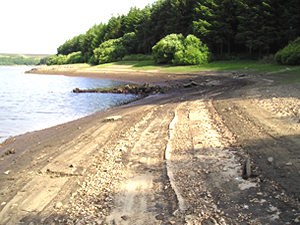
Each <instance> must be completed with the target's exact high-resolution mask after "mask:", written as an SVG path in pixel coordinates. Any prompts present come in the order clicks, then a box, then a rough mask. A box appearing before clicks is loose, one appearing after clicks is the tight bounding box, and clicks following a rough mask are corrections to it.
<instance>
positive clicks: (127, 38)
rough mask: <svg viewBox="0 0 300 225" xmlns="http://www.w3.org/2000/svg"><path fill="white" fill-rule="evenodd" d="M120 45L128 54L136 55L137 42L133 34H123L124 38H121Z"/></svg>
mask: <svg viewBox="0 0 300 225" xmlns="http://www.w3.org/2000/svg"><path fill="white" fill-rule="evenodd" d="M121 43H122V45H123V46H124V48H126V50H127V53H128V54H134V53H136V46H137V44H138V41H137V38H136V34H135V33H134V32H131V33H127V34H124V36H123V37H122V38H121Z"/></svg>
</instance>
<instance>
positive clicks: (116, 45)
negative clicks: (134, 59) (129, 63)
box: [93, 38, 127, 64]
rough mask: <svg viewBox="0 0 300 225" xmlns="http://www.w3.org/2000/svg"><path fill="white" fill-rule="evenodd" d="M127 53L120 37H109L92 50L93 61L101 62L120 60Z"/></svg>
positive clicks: (95, 62)
mask: <svg viewBox="0 0 300 225" xmlns="http://www.w3.org/2000/svg"><path fill="white" fill-rule="evenodd" d="M126 53H127V50H126V48H125V47H124V46H123V45H122V39H121V38H118V39H110V40H108V41H105V42H103V43H102V44H101V45H100V46H99V48H96V49H95V50H94V56H93V63H94V64H102V63H108V62H115V61H118V60H121V59H122V58H123V57H124V56H125V55H126Z"/></svg>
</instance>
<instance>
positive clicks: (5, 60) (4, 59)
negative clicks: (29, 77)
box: [0, 53, 51, 65]
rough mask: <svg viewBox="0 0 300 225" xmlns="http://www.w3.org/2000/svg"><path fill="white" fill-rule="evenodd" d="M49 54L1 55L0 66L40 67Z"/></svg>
mask: <svg viewBox="0 0 300 225" xmlns="http://www.w3.org/2000/svg"><path fill="white" fill-rule="evenodd" d="M48 56H51V55H49V54H9V53H0V65H38V64H41V62H42V59H44V58H46V57H48Z"/></svg>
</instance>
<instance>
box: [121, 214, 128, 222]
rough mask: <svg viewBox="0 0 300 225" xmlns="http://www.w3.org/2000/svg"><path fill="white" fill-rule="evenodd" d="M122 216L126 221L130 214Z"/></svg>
mask: <svg viewBox="0 0 300 225" xmlns="http://www.w3.org/2000/svg"><path fill="white" fill-rule="evenodd" d="M121 218H122V219H123V220H125V221H126V220H128V219H129V218H128V216H126V215H124V216H121Z"/></svg>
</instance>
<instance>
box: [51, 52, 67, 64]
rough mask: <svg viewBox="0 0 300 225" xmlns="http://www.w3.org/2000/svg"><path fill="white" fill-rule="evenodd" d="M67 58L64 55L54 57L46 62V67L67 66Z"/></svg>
mask: <svg viewBox="0 0 300 225" xmlns="http://www.w3.org/2000/svg"><path fill="white" fill-rule="evenodd" d="M67 61H68V57H67V56H66V55H60V54H59V55H54V56H52V57H50V58H49V59H48V61H47V65H48V66H49V65H63V64H67Z"/></svg>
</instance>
